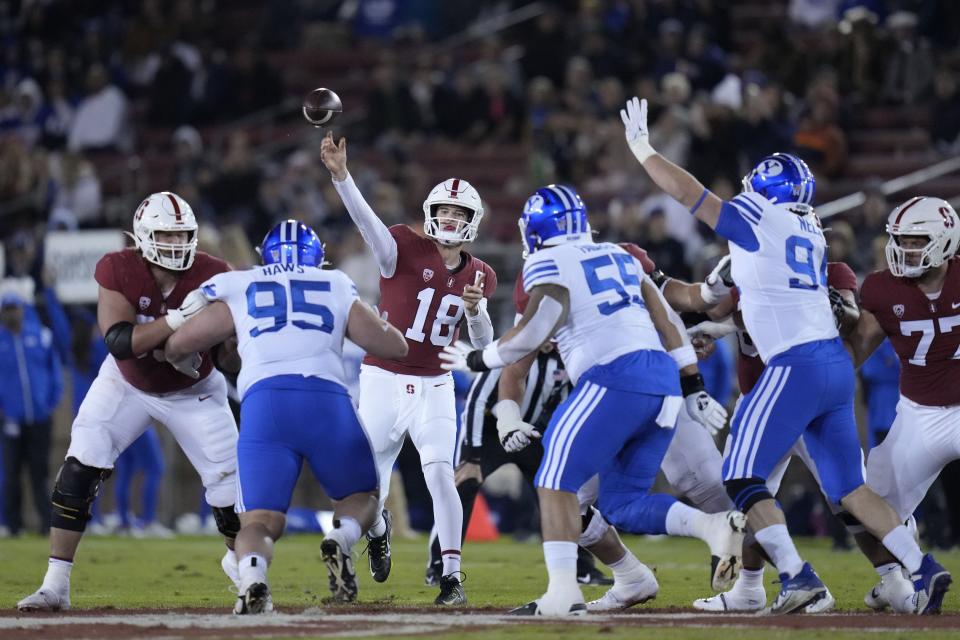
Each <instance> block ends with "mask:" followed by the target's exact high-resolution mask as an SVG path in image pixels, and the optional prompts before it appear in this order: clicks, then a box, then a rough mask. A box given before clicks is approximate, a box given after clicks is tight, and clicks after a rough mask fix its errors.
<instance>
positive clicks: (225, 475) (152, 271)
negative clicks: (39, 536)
mask: <svg viewBox="0 0 960 640" xmlns="http://www.w3.org/2000/svg"><path fill="white" fill-rule="evenodd" d="M132 237H133V240H134V242H135V244H136V247H135V248H130V249H124V250H123V251H117V252H115V253H108V254H106V255H105V256H103V258H101V259H100V261H99V262H98V263H97V267H96V272H95V274H94V277H95V278H96V280H97V282H98V283H99V285H100V292H99V299H98V301H97V322H98V324H99V325H100V330H101V331H102V332H103V336H104V341H105V342H106V344H107V348H108V349H109V351H110V355H109V356H108V357H107V359H106V360H104V362H103V365H102V366H101V367H100V372H99V373H98V374H97V378H96V379H95V380H94V381H93V385H91V387H90V390H89V391H88V392H87V395H86V397H85V398H84V399H83V403H82V404H81V405H80V410H79V411H78V413H77V417H76V419H75V420H74V422H73V429H72V431H71V433H70V448H69V449H68V450H67V455H66V460H65V462H64V463H63V466H61V467H60V471H59V473H58V474H57V479H56V482H55V484H54V488H53V496H52V498H51V502H52V504H53V516H52V518H51V522H50V560H49V563H48V566H47V573H46V575H45V576H44V579H43V584H42V585H41V587H40V588H39V589H38V590H37V591H36V592H35V593H33V594H31V595H29V596H27V597H26V598H24V599H23V600H21V601H20V602H18V603H17V608H18V609H19V610H21V611H58V610H61V609H69V608H70V571H71V569H72V568H73V559H74V555H75V554H76V551H77V547H78V546H79V545H80V539H81V538H82V537H83V532H84V529H85V528H86V526H87V521H88V520H89V519H90V506H91V504H92V503H93V500H94V499H95V498H96V496H97V492H98V491H99V489H100V485H101V483H102V482H103V481H104V480H105V479H106V478H107V477H108V476H109V475H110V473H111V471H112V469H113V464H114V461H115V460H116V459H117V457H118V456H119V455H120V453H121V452H122V451H123V450H124V449H126V448H127V447H128V446H129V445H130V443H131V442H133V441H134V440H136V439H137V438H138V437H140V434H142V433H143V432H144V431H145V430H146V429H147V427H149V426H150V424H151V423H152V422H154V421H157V422H160V423H162V424H164V425H166V427H167V429H169V430H170V433H171V434H172V435H173V437H174V438H175V439H176V441H177V443H178V444H179V445H180V447H181V448H182V449H183V452H184V453H185V454H186V455H187V458H189V459H190V463H191V464H192V465H193V467H194V468H195V469H196V470H197V473H199V474H200V479H201V481H202V482H203V486H204V487H205V489H206V498H207V502H209V503H210V505H211V507H212V508H213V514H214V517H215V519H216V521H217V528H218V529H219V530H220V533H222V534H223V536H224V538H225V541H226V544H227V547H228V551H227V554H226V555H225V556H224V558H223V562H222V564H223V568H224V571H225V572H227V575H228V576H229V577H230V578H231V580H234V581H235V575H234V573H235V571H236V556H235V555H234V552H233V542H234V538H235V536H236V535H237V532H238V531H239V530H240V521H239V519H238V518H237V514H236V513H235V512H234V510H233V505H234V500H235V496H236V469H237V453H236V443H237V425H236V422H235V421H234V419H233V414H232V413H231V412H230V408H229V406H228V405H227V384H226V381H225V380H224V378H223V376H222V375H221V374H220V373H219V372H214V371H213V366H214V363H215V362H216V358H217V354H218V352H219V351H221V350H222V349H216V348H215V349H214V350H212V351H210V352H207V351H204V352H203V353H202V354H197V353H192V354H187V356H186V357H185V358H184V360H183V361H180V362H176V363H173V362H171V361H167V360H166V358H165V357H164V355H163V344H164V342H165V341H166V340H167V338H168V337H170V335H171V334H172V333H173V332H174V330H176V329H177V328H179V327H180V325H182V324H183V323H184V322H185V321H186V319H187V318H189V317H190V316H192V315H194V314H195V313H197V312H199V311H200V310H201V309H203V307H204V306H205V304H206V301H205V300H204V298H203V296H202V295H201V294H200V292H199V291H195V289H197V287H198V286H199V285H200V283H202V282H203V281H204V280H206V279H207V278H210V277H211V276H213V275H215V274H218V273H222V272H225V271H228V270H229V267H228V266H227V264H226V263H225V262H223V261H222V260H219V259H217V258H214V257H212V256H209V255H207V254H206V253H203V252H199V251H197V221H196V218H195V217H194V215H193V210H192V209H191V208H190V205H189V204H187V202H186V201H185V200H184V199H183V198H181V197H180V196H178V195H176V194H174V193H170V192H169V191H163V192H160V193H154V194H153V195H151V196H150V197H148V198H147V199H146V200H144V201H143V202H142V203H141V204H140V206H139V207H137V211H136V213H135V214H134V216H133V234H132ZM201 355H202V359H201Z"/></svg>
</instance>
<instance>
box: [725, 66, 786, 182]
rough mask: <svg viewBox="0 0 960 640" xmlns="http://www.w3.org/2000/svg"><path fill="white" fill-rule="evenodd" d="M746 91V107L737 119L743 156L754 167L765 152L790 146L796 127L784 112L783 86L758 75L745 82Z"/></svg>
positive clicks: (744, 161)
mask: <svg viewBox="0 0 960 640" xmlns="http://www.w3.org/2000/svg"><path fill="white" fill-rule="evenodd" d="M743 92H744V98H743V99H744V104H743V111H742V113H741V114H740V115H739V117H738V122H737V143H738V144H737V146H738V147H739V149H740V153H741V154H742V156H743V160H742V165H743V166H749V167H753V166H756V164H757V163H758V162H759V161H760V159H761V158H763V157H764V156H767V155H770V154H771V153H773V152H775V151H780V150H782V149H790V148H791V146H792V145H791V143H792V140H793V128H792V126H791V124H790V122H789V120H788V118H787V115H786V113H785V112H784V107H783V93H782V90H781V89H780V87H779V86H777V85H775V84H772V83H770V82H768V81H767V79H766V78H764V77H762V76H760V75H754V76H752V77H750V78H748V79H747V81H746V82H745V86H744V90H743ZM741 173H743V172H741Z"/></svg>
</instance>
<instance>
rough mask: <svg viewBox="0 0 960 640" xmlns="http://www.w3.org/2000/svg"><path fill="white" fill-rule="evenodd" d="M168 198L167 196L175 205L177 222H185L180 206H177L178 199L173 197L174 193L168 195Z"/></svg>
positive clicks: (174, 211) (174, 212) (174, 213)
mask: <svg viewBox="0 0 960 640" xmlns="http://www.w3.org/2000/svg"><path fill="white" fill-rule="evenodd" d="M166 196H167V197H168V198H170V202H172V203H173V215H175V216H176V217H177V222H180V223H182V222H183V216H181V215H180V205H179V204H177V199H176V198H175V197H174V196H173V194H172V193H168V194H166Z"/></svg>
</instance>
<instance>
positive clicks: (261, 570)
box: [240, 553, 267, 593]
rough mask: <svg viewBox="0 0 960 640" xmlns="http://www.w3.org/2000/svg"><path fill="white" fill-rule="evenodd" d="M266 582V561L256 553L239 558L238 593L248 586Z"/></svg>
mask: <svg viewBox="0 0 960 640" xmlns="http://www.w3.org/2000/svg"><path fill="white" fill-rule="evenodd" d="M266 581H267V559H266V558H264V557H263V556H261V555H258V554H256V553H251V554H248V555H245V556H243V557H242V558H240V593H243V592H244V591H246V590H247V589H248V588H249V587H250V585H252V584H255V583H257V582H266Z"/></svg>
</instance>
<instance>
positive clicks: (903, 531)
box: [883, 525, 923, 574]
mask: <svg viewBox="0 0 960 640" xmlns="http://www.w3.org/2000/svg"><path fill="white" fill-rule="evenodd" d="M883 546H885V547H886V548H887V549H889V550H890V553H892V554H893V556H894V557H895V558H896V559H897V560H899V561H900V563H901V564H903V566H905V567H906V568H907V571H909V572H910V573H911V574H914V573H916V572H917V571H919V570H920V563H922V562H923V551H920V547H919V546H917V542H916V540H914V539H913V535H911V533H910V530H909V529H907V528H906V527H905V526H903V525H900V526H899V527H897V528H895V529H894V530H893V531H891V532H890V533H888V534H887V535H885V536H884V537H883Z"/></svg>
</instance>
